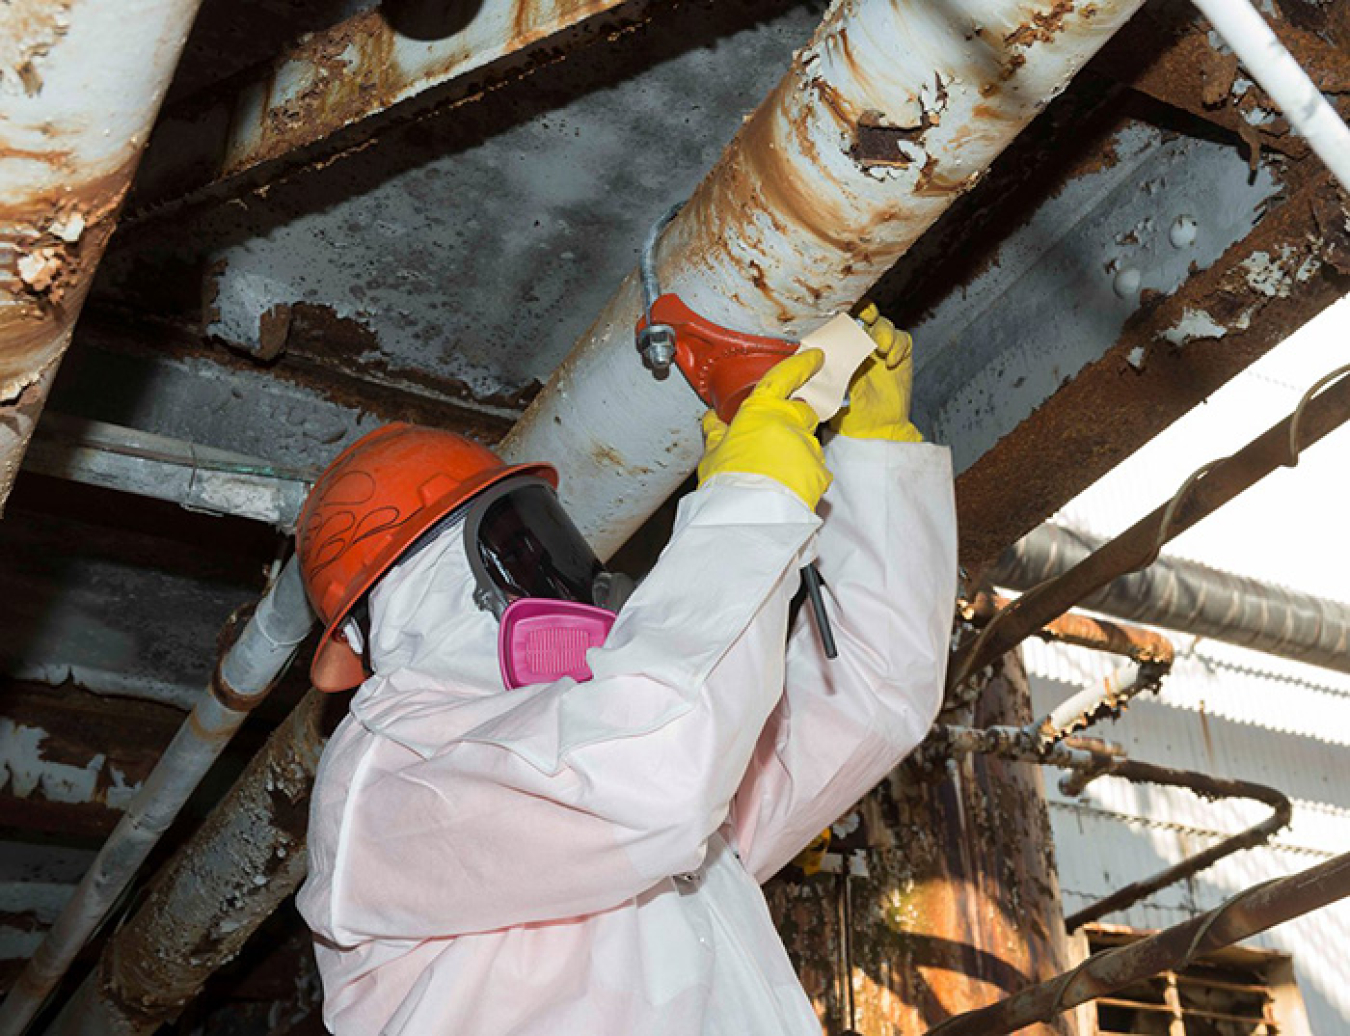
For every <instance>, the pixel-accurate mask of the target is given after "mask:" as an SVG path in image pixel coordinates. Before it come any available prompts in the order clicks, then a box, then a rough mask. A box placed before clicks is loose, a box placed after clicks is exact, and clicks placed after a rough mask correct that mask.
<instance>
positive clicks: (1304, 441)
mask: <svg viewBox="0 0 1350 1036" xmlns="http://www.w3.org/2000/svg"><path fill="white" fill-rule="evenodd" d="M1347 374H1350V367H1348V368H1343V369H1341V370H1339V371H1337V372H1335V373H1334V374H1333V375H1331V376H1329V377H1328V378H1327V379H1323V381H1321V382H1318V384H1317V385H1316V386H1314V388H1313V390H1311V392H1310V394H1309V395H1305V396H1304V398H1303V399H1302V400H1301V401H1300V403H1299V406H1298V408H1297V409H1296V410H1295V412H1294V413H1293V414H1291V415H1290V416H1289V417H1287V418H1285V419H1284V420H1283V421H1281V422H1279V423H1278V424H1276V425H1274V426H1273V427H1271V428H1269V429H1268V430H1267V431H1266V432H1265V433H1263V434H1262V435H1260V436H1259V437H1257V438H1256V439H1253V440H1252V441H1251V442H1250V443H1248V444H1247V445H1246V446H1244V447H1243V448H1242V449H1241V450H1239V451H1238V452H1237V453H1235V454H1233V455H1232V456H1231V457H1225V458H1223V459H1222V460H1219V461H1216V462H1214V463H1213V464H1212V465H1208V466H1207V467H1206V468H1204V469H1201V471H1199V472H1196V474H1195V475H1192V476H1191V478H1190V479H1188V480H1187V481H1186V482H1185V483H1184V484H1183V485H1182V487H1181V489H1180V490H1179V491H1178V493H1177V494H1176V496H1174V497H1173V498H1172V499H1171V500H1170V501H1168V503H1166V504H1164V505H1163V506H1161V507H1159V508H1158V509H1157V510H1155V511H1153V512H1152V513H1151V514H1149V515H1147V516H1145V517H1144V518H1141V519H1140V520H1139V521H1137V522H1135V524H1134V525H1132V526H1130V528H1129V529H1127V530H1126V531H1125V532H1123V533H1121V534H1120V535H1119V536H1117V537H1116V538H1115V539H1113V540H1111V541H1109V542H1108V543H1105V544H1103V545H1102V546H1101V547H1100V548H1098V549H1097V550H1095V551H1093V552H1092V553H1091V554H1090V555H1088V556H1087V557H1086V558H1084V559H1083V560H1082V561H1080V562H1078V563H1077V564H1076V565H1074V566H1073V567H1071V568H1069V569H1068V570H1067V571H1065V572H1063V573H1062V574H1060V575H1058V576H1056V577H1055V578H1053V579H1050V580H1047V581H1046V582H1043V583H1040V584H1039V585H1037V586H1036V587H1034V588H1033V589H1031V590H1028V591H1027V592H1026V593H1024V594H1023V595H1022V596H1021V597H1019V598H1018V599H1017V600H1016V601H1014V602H1013V604H1012V605H1011V606H1010V607H1008V608H1006V609H1004V610H1003V611H1002V612H1000V613H999V615H998V617H997V619H995V621H993V622H990V623H989V625H988V626H986V627H985V628H984V630H983V631H982V632H981V633H980V635H979V636H977V637H976V638H974V640H972V641H971V642H969V643H968V644H966V645H964V646H963V647H962V648H961V649H960V650H959V651H958V652H957V654H956V656H955V657H954V658H953V659H952V664H951V665H950V666H949V667H948V685H949V686H956V685H957V684H959V683H961V682H962V681H963V680H965V679H966V678H967V677H968V676H969V675H970V674H971V673H974V672H976V671H977V670H979V669H981V668H983V667H984V666H986V665H988V664H989V663H990V662H992V661H993V660H994V659H995V658H998V657H999V656H1000V655H1002V654H1004V653H1005V652H1008V651H1011V650H1012V649H1013V648H1014V647H1016V646H1017V645H1018V644H1020V643H1021V642H1022V641H1023V640H1025V639H1026V638H1027V637H1029V636H1031V635H1032V634H1034V633H1035V632H1036V631H1037V630H1038V629H1040V628H1041V627H1042V626H1044V625H1045V624H1046V623H1047V622H1049V621H1050V620H1052V619H1054V618H1056V617H1057V616H1059V615H1062V614H1064V612H1066V611H1068V610H1069V609H1070V608H1072V607H1073V606H1074V605H1076V604H1078V603H1080V602H1082V601H1085V600H1087V599H1088V598H1089V597H1090V596H1091V595H1092V594H1094V593H1096V592H1097V591H1098V590H1100V589H1102V587H1104V586H1106V585H1107V584H1108V583H1110V582H1111V581H1112V580H1114V579H1117V578H1119V577H1120V576H1123V575H1126V574H1128V573H1131V572H1135V571H1137V570H1138V569H1141V568H1145V567H1147V566H1149V565H1151V564H1152V563H1153V562H1154V561H1155V560H1156V559H1157V556H1158V551H1159V550H1160V549H1161V548H1162V546H1163V545H1164V544H1165V543H1167V542H1168V541H1169V540H1171V539H1174V538H1175V537H1176V536H1178V535H1180V534H1181V533H1183V532H1185V531H1186V530H1187V529H1189V528H1191V526H1193V525H1195V524H1196V523H1197V522H1199V521H1200V520H1201V519H1202V518H1204V517H1206V516H1207V515H1210V514H1212V513H1213V512H1214V511H1216V510H1218V509H1219V508H1220V507H1222V506H1223V505H1224V504H1226V503H1228V501H1230V500H1232V499H1233V498H1234V497H1235V496H1237V495H1238V494H1239V493H1241V492H1242V491H1243V490H1245V489H1248V488H1250V487H1251V486H1252V485H1254V484H1255V483H1256V482H1258V481H1260V480H1261V479H1262V478H1264V477H1265V476H1266V475H1268V474H1270V473H1271V472H1272V471H1274V470H1275V469H1276V468H1279V467H1284V466H1292V465H1294V464H1297V463H1298V455H1299V453H1300V452H1301V451H1302V450H1305V449H1307V448H1308V447H1309V446H1311V445H1312V444H1313V443H1315V442H1317V441H1318V440H1320V439H1321V438H1323V437H1324V436H1326V435H1327V434H1329V433H1330V432H1332V431H1334V430H1335V429H1337V428H1339V427H1340V426H1341V425H1342V424H1344V423H1345V422H1346V421H1347V420H1350V376H1346V375H1347ZM1323 386H1325V387H1323ZM1342 650H1344V648H1342Z"/></svg>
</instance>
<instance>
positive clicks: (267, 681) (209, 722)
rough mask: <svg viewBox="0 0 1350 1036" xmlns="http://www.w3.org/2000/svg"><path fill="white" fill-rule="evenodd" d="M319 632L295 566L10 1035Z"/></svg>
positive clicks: (159, 777) (61, 933) (265, 606)
mask: <svg viewBox="0 0 1350 1036" xmlns="http://www.w3.org/2000/svg"><path fill="white" fill-rule="evenodd" d="M313 623H314V617H313V613H312V612H311V611H310V607H309V601H308V600H307V599H306V597H305V589H304V586H303V585H302V583H301V581H300V566H299V564H298V563H297V562H296V560H295V559H294V558H292V559H291V560H290V561H289V562H288V563H287V564H286V566H285V567H284V568H283V569H282V570H281V574H280V575H279V576H278V577H277V579H276V581H275V582H274V583H273V584H272V585H271V587H269V588H268V591H267V592H266V593H265V594H264V595H263V597H262V599H261V600H260V601H259V602H258V606H257V608H256V610H255V611H254V613H253V615H252V616H251V617H250V618H249V620H248V622H247V623H246V624H245V626H244V628H243V630H242V631H241V633H240V634H239V638H238V640H236V641H235V642H234V644H233V645H231V647H230V648H229V650H228V651H226V652H225V654H224V656H223V657H222V658H221V660H220V664H219V666H218V667H217V669H216V673H215V676H214V677H213V679H212V681H211V686H210V687H209V688H208V689H207V692H206V693H205V694H203V695H202V697H201V699H200V700H199V701H198V703H197V705H196V707H194V708H193V710H192V712H191V713H190V714H189V715H188V718H187V719H186V720H185V721H184V723H183V726H182V727H181V728H180V729H179V731H178V733H177V734H176V735H175V736H174V739H173V741H171V742H170V743H169V746H168V747H167V748H166V749H165V750H164V754H163V755H162V756H161V757H160V759H159V761H158V762H157V763H156V764H155V769H154V770H153V771H152V772H151V774H150V776H149V777H147V778H146V780H145V783H144V784H143V785H142V786H141V790H140V791H139V792H138V793H137V795H136V797H135V798H134V799H133V800H132V801H131V804H130V805H129V806H128V807H127V811H126V813H125V814H124V815H123V817H122V819H121V820H120V821H119V822H118V824H117V827H116V828H114V829H113V832H112V834H110V835H109V836H108V840H107V841H106V842H104V844H103V847H102V848H101V849H100V850H99V852H98V855H97V856H96V857H95V858H94V862H93V863H92V864H91V865H90V867H89V870H88V871H87V872H86V873H85V875H84V877H83V878H82V879H81V881H80V884H79V885H78V886H77V887H76V889H75V892H74V894H73V895H72V896H71V898H70V901H69V902H68V903H67V904H66V906H65V909H64V910H62V912H61V916H60V917H58V918H57V919H56V923H55V924H53V925H52V927H51V929H50V930H49V931H48V932H47V936H46V938H45V939H44V940H43V941H42V944H41V945H40V946H39V947H38V949H37V951H36V952H35V953H34V954H33V957H32V959H31V960H29V962H28V965H27V966H26V967H25V968H24V970H23V972H22V973H21V974H20V975H19V977H18V978H17V979H16V980H15V983H14V985H13V987H12V988H11V989H10V992H9V995H8V996H7V997H6V998H5V1001H4V1003H3V1004H0V1036H20V1034H21V1033H23V1032H24V1030H25V1029H26V1028H27V1027H28V1024H29V1022H31V1021H32V1020H33V1018H34V1016H35V1015H36V1014H37V1013H38V1011H39V1010H41V1008H42V1005H43V1003H44V1002H45V1001H46V1000H47V998H48V996H50V995H51V993H52V991H53V990H54V989H56V987H57V985H58V984H59V983H60V981H61V979H62V978H63V977H64V976H65V974H66V972H67V971H68V970H69V968H70V965H71V963H72V962H73V961H74V959H75V955H76V954H77V953H79V951H80V949H81V948H82V947H83V946H84V944H85V943H86V942H87V941H88V940H89V938H90V936H91V935H92V934H93V933H94V931H95V930H96V929H97V928H98V926H99V925H100V924H102V923H103V920H104V918H106V917H107V916H108V912H109V911H110V910H111V909H112V908H113V905H114V904H115V903H116V902H117V901H118V900H119V899H120V897H121V895H122V893H123V891H125V890H126V888H127V887H128V886H129V885H130V884H131V882H132V880H133V879H134V878H135V877H136V873H137V871H138V870H140V867H141V865H142V864H143V863H144V862H145V859H146V857H147V856H149V855H150V851H151V850H152V849H153V848H154V847H155V845H156V844H158V842H159V839H160V837H161V836H162V835H163V834H164V832H165V831H167V830H168V828H169V825H170V824H172V823H173V821H174V819H175V818H176V817H177V816H178V812H179V810H181V809H182V808H183V804H184V803H185V802H186V801H187V799H188V797H189V796H190V795H191V794H192V792H193V791H194V790H195V789H196V787H197V785H198V783H199V782H200V781H201V779H202V777H203V776H205V774H206V771H207V770H209V769H210V768H211V765H212V764H213V763H214V762H215V761H216V758H217V757H218V756H219V755H220V753H221V751H222V750H223V749H224V747H225V745H226V744H228V743H229V740H230V738H231V737H233V736H234V734H235V732H236V731H238V729H239V728H240V727H241V726H242V725H243V723H244V720H245V719H247V718H248V714H249V712H251V711H252V709H253V708H254V707H255V706H256V705H257V704H258V703H259V702H261V701H262V700H263V698H264V697H266V696H267V693H268V691H270V690H271V689H272V686H273V685H274V684H275V683H276V681H277V679H278V678H279V677H280V675H281V673H282V672H283V671H284V670H285V668H286V666H287V664H288V663H289V662H290V660H291V658H292V657H293V656H294V654H295V651H296V648H297V647H299V645H300V642H301V641H302V640H304V638H305V637H306V635H308V633H309V630H310V627H311V626H312V625H313Z"/></svg>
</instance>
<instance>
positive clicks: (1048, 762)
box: [926, 726, 1294, 932]
mask: <svg viewBox="0 0 1350 1036" xmlns="http://www.w3.org/2000/svg"><path fill="white" fill-rule="evenodd" d="M926 750H927V752H928V753H930V756H931V755H932V754H940V753H943V752H946V753H948V754H962V753H968V752H980V753H982V754H985V755H996V756H999V757H1000V758H1004V759H1011V760H1013V761H1015V762H1025V763H1038V764H1040V765H1045V766H1058V767H1062V768H1064V769H1066V770H1070V771H1072V772H1071V773H1070V774H1068V775H1066V776H1065V778H1064V780H1063V781H1061V782H1060V790H1061V791H1063V792H1064V794H1066V795H1080V794H1082V792H1083V790H1084V788H1086V787H1087V785H1088V784H1089V783H1091V782H1092V781H1094V780H1096V779H1097V778H1098V777H1103V776H1110V777H1120V778H1122V779H1123V780H1127V781H1130V782H1131V783H1132V784H1158V785H1164V786H1166V787H1171V788H1185V789H1186V790H1187V791H1190V792H1194V793H1195V794H1196V795H1199V796H1200V797H1202V798H1205V799H1211V800H1214V799H1252V800H1254V801H1256V802H1262V803H1264V804H1266V805H1267V806H1269V807H1270V809H1271V813H1270V816H1268V817H1266V818H1265V819H1264V820H1262V821H1261V822H1260V823H1257V824H1253V825H1252V826H1251V827H1249V828H1247V829H1246V830H1244V831H1240V832H1238V833H1237V834H1235V835H1232V836H1231V837H1229V838H1225V839H1223V840H1222V841H1220V842H1218V843H1216V844H1215V845H1212V846H1210V847H1209V848H1208V849H1205V850H1204V851H1203V852H1199V853H1196V854H1195V855H1193V856H1188V857H1187V858H1186V859H1184V860H1182V861H1181V862H1179V863H1176V864H1174V865H1173V866H1171V867H1167V868H1164V869H1163V870H1161V871H1159V872H1158V873H1157V874H1154V875H1152V876H1151V877H1148V878H1145V879H1143V880H1142V881H1136V882H1133V883H1131V884H1129V885H1126V886H1124V887H1123V888H1120V889H1117V890H1116V891H1115V892H1113V893H1111V895H1109V896H1107V897H1105V898H1104V899H1102V900H1100V901H1098V902H1096V903H1093V904H1092V905H1091V906H1088V907H1085V908H1084V909H1082V910H1080V911H1078V913H1076V914H1073V915H1071V916H1070V917H1066V918H1065V919H1064V924H1065V927H1066V929H1067V930H1068V931H1070V932H1072V931H1074V930H1075V929H1077V928H1080V927H1082V926H1083V925H1085V924H1087V923H1089V922H1090V921H1095V920H1097V919H1098V918H1099V917H1104V916H1106V915H1107V914H1110V913H1114V912H1115V911H1117V910H1124V909H1125V908H1126V907H1128V906H1132V905H1133V904H1135V903H1137V902H1139V901H1140V900H1141V899H1144V898H1146V897H1148V896H1151V895H1152V894H1153V893H1154V892H1157V891H1158V890H1159V889H1163V888H1166V887H1167V886H1169V885H1175V884H1176V883H1177V882H1179V881H1185V880H1186V879H1187V878H1189V877H1191V876H1192V875H1194V874H1198V873H1199V872H1200V871H1202V870H1204V869H1205V868H1206V867H1211V866H1213V865H1214V864H1215V863H1218V862H1219V861H1220V860H1222V859H1224V858H1225V857H1227V856H1231V855H1233V854H1234V853H1236V852H1240V851H1241V850H1243V849H1251V848H1254V847H1255V846H1258V845H1263V844H1265V843H1266V842H1268V841H1269V840H1270V838H1271V836H1272V835H1274V834H1275V833H1276V832H1277V831H1280V830H1282V829H1283V828H1285V827H1287V826H1288V824H1289V820H1290V817H1292V816H1293V811H1294V807H1293V804H1292V803H1291V802H1290V801H1289V797H1288V796H1287V795H1285V794H1284V793H1283V792H1281V791H1279V790H1278V789H1276V788H1271V787H1267V786H1266V785H1264V784H1255V783H1253V782H1251V781H1241V780H1232V779H1229V778H1224V777H1213V776H1211V775H1209V774H1206V773H1199V772H1197V771H1194V770H1175V769H1172V768H1171V767H1167V766H1157V765H1155V764H1153V763H1143V762H1138V761H1137V760H1134V759H1129V758H1127V757H1126V756H1125V755H1124V753H1123V752H1122V751H1121V750H1120V749H1119V748H1117V747H1116V746H1114V745H1108V744H1107V743H1105V742H1102V741H1099V740H1097V739H1095V738H1072V737H1071V738H1068V739H1067V740H1064V741H1059V742H1055V743H1053V744H1049V745H1047V744H1046V743H1045V742H1044V741H1042V740H1041V734H1040V730H1039V729H1037V728H1035V727H1004V726H991V727H959V726H942V727H938V728H936V729H935V730H934V732H933V734H932V735H931V737H930V739H929V743H928V745H927V746H926Z"/></svg>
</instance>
